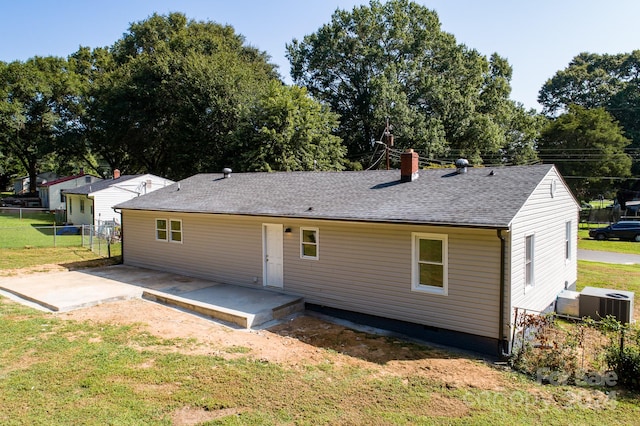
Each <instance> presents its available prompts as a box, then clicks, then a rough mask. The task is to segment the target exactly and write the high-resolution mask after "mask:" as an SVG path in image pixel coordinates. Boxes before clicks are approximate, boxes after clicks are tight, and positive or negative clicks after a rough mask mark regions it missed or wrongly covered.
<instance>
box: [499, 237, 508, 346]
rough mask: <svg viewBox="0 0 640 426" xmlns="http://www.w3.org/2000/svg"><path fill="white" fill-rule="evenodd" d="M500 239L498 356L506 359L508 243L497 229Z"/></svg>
mask: <svg viewBox="0 0 640 426" xmlns="http://www.w3.org/2000/svg"><path fill="white" fill-rule="evenodd" d="M496 231H497V234H498V238H500V307H499V309H498V311H499V312H500V314H499V315H500V316H499V318H498V354H500V356H501V357H503V358H506V357H508V356H509V352H510V351H509V347H508V346H509V342H508V341H507V340H505V338H504V302H505V289H506V287H507V283H506V274H505V272H504V268H505V266H506V264H507V259H506V258H507V253H506V251H507V241H506V239H505V237H504V235H502V231H503V230H502V229H497V230H496Z"/></svg>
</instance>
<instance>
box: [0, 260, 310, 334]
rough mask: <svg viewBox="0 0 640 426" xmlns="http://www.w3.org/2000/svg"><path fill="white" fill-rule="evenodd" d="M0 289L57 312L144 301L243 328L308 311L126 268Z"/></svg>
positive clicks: (21, 280)
mask: <svg viewBox="0 0 640 426" xmlns="http://www.w3.org/2000/svg"><path fill="white" fill-rule="evenodd" d="M0 290H4V291H6V292H9V293H11V294H14V295H16V296H18V297H19V298H21V299H24V300H26V301H29V302H32V303H36V304H38V305H40V306H43V307H45V308H47V309H49V310H51V311H54V312H64V311H70V310H73V309H78V308H83V307H89V306H93V305H97V304H100V303H106V302H110V301H114V300H123V299H130V298H140V297H142V298H145V299H147V300H152V301H156V302H160V303H163V304H166V305H171V306H176V307H179V308H182V309H186V310H189V311H192V312H195V313H198V314H201V315H206V316H208V317H211V318H215V319H219V320H223V321H227V322H231V323H234V324H237V325H239V326H241V327H245V328H251V327H255V326H258V325H260V324H263V323H265V322H268V321H271V320H274V319H279V318H282V317H284V316H287V315H289V314H291V313H294V312H298V311H301V310H304V301H303V300H302V299H301V298H300V297H297V296H291V295H286V294H283V293H279V292H275V291H269V290H264V289H261V288H248V287H239V286H232V285H226V284H220V283H216V282H213V281H209V280H204V279H199V278H193V277H187V276H183V275H177V274H171V273H167V272H161V271H154V270H150V269H144V268H136V267H132V266H125V265H116V266H109V267H105V268H95V269H85V270H79V271H69V272H55V273H47V274H31V275H24V276H20V277H3V278H0Z"/></svg>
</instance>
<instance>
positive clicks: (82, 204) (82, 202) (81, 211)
mask: <svg viewBox="0 0 640 426" xmlns="http://www.w3.org/2000/svg"><path fill="white" fill-rule="evenodd" d="M80 213H84V200H83V199H82V198H81V199H80Z"/></svg>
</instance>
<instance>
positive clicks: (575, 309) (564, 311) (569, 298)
mask: <svg viewBox="0 0 640 426" xmlns="http://www.w3.org/2000/svg"><path fill="white" fill-rule="evenodd" d="M556 313H557V314H558V315H563V316H568V317H575V318H577V317H579V316H580V293H579V292H577V291H571V290H562V292H560V294H558V297H557V299H556Z"/></svg>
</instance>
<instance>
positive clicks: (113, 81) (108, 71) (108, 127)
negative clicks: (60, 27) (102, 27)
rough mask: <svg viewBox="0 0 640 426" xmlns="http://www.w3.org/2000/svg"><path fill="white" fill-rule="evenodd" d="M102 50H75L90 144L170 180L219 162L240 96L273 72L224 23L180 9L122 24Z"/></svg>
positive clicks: (255, 90)
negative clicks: (83, 80) (89, 83)
mask: <svg viewBox="0 0 640 426" xmlns="http://www.w3.org/2000/svg"><path fill="white" fill-rule="evenodd" d="M108 54H109V55H110V58H108V57H107V58H105V52H104V51H97V52H93V53H90V52H86V51H79V52H78V53H77V55H76V56H77V57H78V59H79V60H82V62H83V63H85V64H91V66H89V65H85V67H84V69H86V70H87V74H89V75H90V76H91V77H90V78H91V79H92V80H93V89H92V90H91V92H90V97H89V98H88V99H89V105H88V115H87V119H86V121H85V126H86V129H87V141H88V143H89V144H90V147H91V149H92V150H93V152H94V153H95V154H96V155H99V156H101V157H102V158H104V159H105V160H106V161H107V162H108V163H109V164H110V166H111V167H112V168H115V167H118V168H120V169H123V170H126V171H128V172H138V171H147V172H154V173H157V174H162V175H166V176H168V177H171V178H175V179H179V178H183V177H185V176H188V175H191V174H193V173H196V172H199V171H210V170H214V169H215V170H217V169H219V168H221V167H223V166H224V165H225V164H227V163H228V162H227V156H228V155H229V152H228V150H229V144H230V143H231V141H232V134H233V132H234V131H235V129H236V127H237V125H238V123H239V121H240V119H241V118H242V117H243V116H244V113H245V110H246V107H247V105H250V104H251V103H252V100H253V99H254V98H255V97H256V96H257V95H258V94H260V93H261V92H262V91H264V90H265V88H266V86H267V84H268V83H269V81H271V80H274V79H276V78H277V77H278V76H277V73H276V71H275V66H274V65H272V64H269V63H268V56H267V55H266V54H265V53H263V52H260V51H258V50H256V49H255V48H252V47H249V46H246V45H245V44H244V38H243V37H242V36H240V35H237V34H235V32H234V30H233V28H231V27H229V26H222V25H219V24H215V23H212V22H195V21H188V20H187V18H186V17H185V16H184V15H182V14H180V13H172V14H170V15H168V16H159V15H153V16H151V17H150V18H148V19H147V20H145V21H141V22H138V23H135V24H132V25H131V27H130V29H129V32H128V33H126V34H125V35H124V36H123V38H122V39H120V40H118V41H117V42H116V43H115V44H114V45H113V46H112V47H111V48H110V49H109V51H108Z"/></svg>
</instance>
